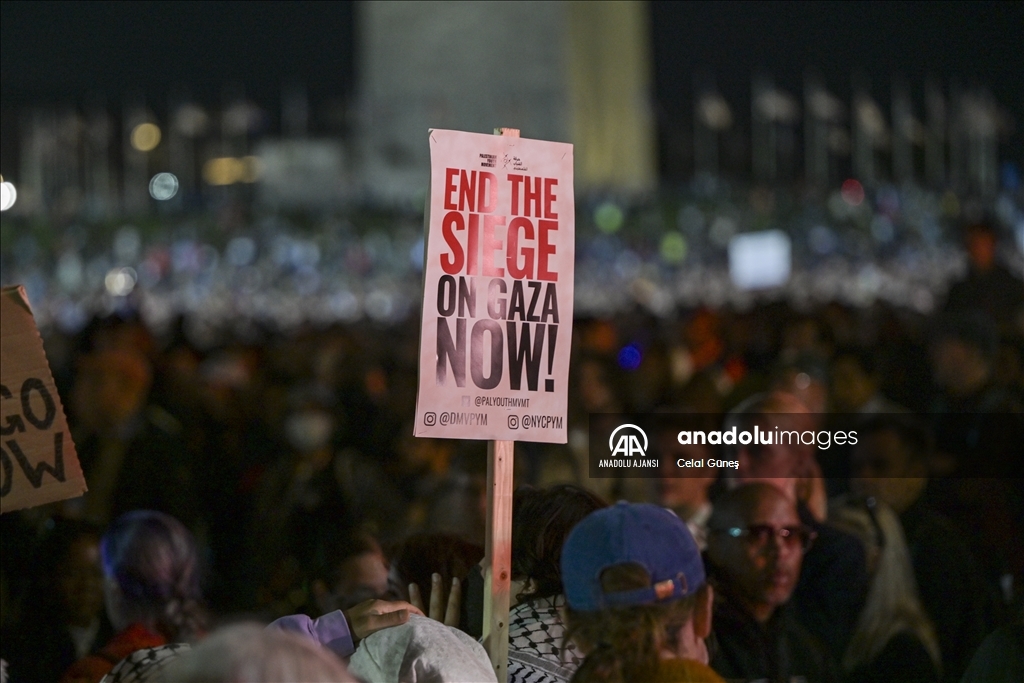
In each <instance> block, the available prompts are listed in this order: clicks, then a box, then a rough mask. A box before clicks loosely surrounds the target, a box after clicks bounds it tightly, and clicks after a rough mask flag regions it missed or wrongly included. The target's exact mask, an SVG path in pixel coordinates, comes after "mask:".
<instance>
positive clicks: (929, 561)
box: [900, 500, 989, 681]
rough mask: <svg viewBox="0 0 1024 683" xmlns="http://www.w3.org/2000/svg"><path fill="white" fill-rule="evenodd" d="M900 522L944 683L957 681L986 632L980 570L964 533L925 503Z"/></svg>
mask: <svg viewBox="0 0 1024 683" xmlns="http://www.w3.org/2000/svg"><path fill="white" fill-rule="evenodd" d="M900 522H901V523H902V524H903V532H904V534H905V535H906V537H907V549H908V550H909V551H910V561H911V564H912V565H913V567H914V578H915V579H916V580H917V590H918V593H919V594H920V596H921V604H922V606H923V607H924V609H925V611H926V612H927V613H928V616H929V617H930V618H931V620H932V624H933V625H934V626H935V635H936V636H937V637H938V641H939V650H940V651H941V652H942V664H943V673H944V676H943V680H946V681H959V680H960V676H961V675H962V674H963V672H964V669H966V668H967V662H968V661H969V660H970V658H971V655H972V654H974V651H975V650H976V649H977V647H978V645H979V644H980V643H981V640H982V638H984V637H985V633H986V632H987V631H988V628H987V625H988V619H987V617H986V611H987V610H986V605H987V604H988V602H989V599H988V595H987V594H986V592H985V588H984V585H983V583H982V579H981V573H980V570H979V568H978V565H977V563H976V562H975V559H974V556H973V555H972V554H971V551H970V550H969V549H968V547H967V543H966V542H965V541H964V535H963V533H962V532H959V531H958V530H957V527H956V526H954V525H953V523H952V522H951V521H949V520H948V519H947V518H946V517H944V516H943V515H941V514H939V513H938V512H936V511H935V510H933V509H932V508H931V507H929V506H928V505H927V503H925V502H924V500H918V501H917V502H915V503H914V504H913V505H911V506H910V507H909V508H907V509H906V510H905V511H904V512H903V513H902V514H901V515H900ZM950 586H956V587H957V590H950V589H949V587H950Z"/></svg>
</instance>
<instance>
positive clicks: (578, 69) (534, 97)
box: [355, 0, 656, 203]
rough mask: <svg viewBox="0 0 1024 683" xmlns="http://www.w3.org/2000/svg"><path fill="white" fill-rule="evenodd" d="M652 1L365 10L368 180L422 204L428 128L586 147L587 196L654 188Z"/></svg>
mask: <svg viewBox="0 0 1024 683" xmlns="http://www.w3.org/2000/svg"><path fill="white" fill-rule="evenodd" d="M649 21H650V20H649V12H648V8H647V5H646V3H644V2H604V3H584V2H566V1H560V2H514V3H513V2H441V1H433V2H381V1H376V0H368V1H365V2H361V3H359V4H358V5H357V25H358V27H359V28H358V31H359V48H358V50H359V51H358V55H357V59H358V61H357V64H358V67H357V68H358V73H359V76H358V78H359V82H358V86H357V87H358V104H357V107H358V124H357V126H358V128H357V136H356V137H357V141H358V142H357V148H356V150H355V152H356V154H357V159H356V161H355V164H356V167H357V169H358V171H357V174H356V175H357V178H358V179H359V180H358V182H359V183H360V185H361V190H362V192H363V193H364V194H365V195H366V196H369V197H371V198H373V199H376V200H378V201H384V202H388V203H402V202H409V201H413V202H418V201H422V198H423V196H424V193H425V191H426V188H427V177H428V172H429V150H428V146H427V130H428V129H429V128H450V129H457V130H466V131H476V132H481V133H490V132H491V131H492V130H493V129H494V128H495V127H498V126H505V127H510V128H519V129H520V130H521V131H522V135H523V136H524V137H529V138H539V139H546V140H558V141H567V142H572V143H574V144H575V145H576V150H575V158H576V182H577V187H578V189H579V190H586V189H608V190H613V191H619V192H625V193H638V192H644V191H647V190H649V189H652V188H653V187H654V184H655V180H656V168H655V166H656V162H655V144H654V125H653V117H652V114H651V82H652V68H651V61H652V57H651V49H650V30H649Z"/></svg>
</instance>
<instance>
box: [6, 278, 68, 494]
mask: <svg viewBox="0 0 1024 683" xmlns="http://www.w3.org/2000/svg"><path fill="white" fill-rule="evenodd" d="M85 491H86V486H85V477H84V476H83V475H82V467H81V465H79V463H78V456H77V455H76V453H75V444H74V443H72V442H71V433H70V431H69V430H68V424H67V420H66V419H65V418H64V408H63V406H61V403H60V396H58V395H57V387H56V386H54V383H53V375H51V374H50V366H49V365H48V364H47V362H46V354H45V353H44V352H43V340H42V338H41V337H40V336H39V331H38V330H37V329H36V323H35V319H34V318H33V317H32V310H31V309H30V308H29V305H28V299H27V298H26V296H25V289H24V288H23V287H4V288H3V291H2V292H0V513H3V512H10V511H12V510H20V509H21V508H27V507H32V506H33V505H42V504H43V503H52V502H54V501H58V500H64V499H65V498H74V497H75V496H80V495H82V494H83V493H85Z"/></svg>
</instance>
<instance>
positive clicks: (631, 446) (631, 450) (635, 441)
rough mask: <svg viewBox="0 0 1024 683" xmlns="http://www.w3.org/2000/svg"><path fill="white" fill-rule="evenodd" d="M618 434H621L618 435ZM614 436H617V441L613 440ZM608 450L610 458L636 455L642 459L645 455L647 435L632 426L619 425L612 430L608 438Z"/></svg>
mask: <svg viewBox="0 0 1024 683" xmlns="http://www.w3.org/2000/svg"><path fill="white" fill-rule="evenodd" d="M620 432H622V433H621V434H620ZM616 435H618V439H616V438H615V437H616ZM641 439H643V445H642V446H641V445H640V440H641ZM608 450H609V451H611V453H612V457H615V456H617V455H624V456H626V457H632V456H634V455H638V456H640V457H641V458H642V457H644V456H645V455H647V434H646V432H644V430H642V429H640V428H639V427H637V426H636V425H634V424H624V425H619V426H618V427H616V428H615V429H614V430H612V433H611V436H609V437H608Z"/></svg>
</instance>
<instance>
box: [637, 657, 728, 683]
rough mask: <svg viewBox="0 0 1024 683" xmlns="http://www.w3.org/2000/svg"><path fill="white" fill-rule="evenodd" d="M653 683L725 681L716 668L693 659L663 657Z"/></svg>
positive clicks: (714, 682)
mask: <svg viewBox="0 0 1024 683" xmlns="http://www.w3.org/2000/svg"><path fill="white" fill-rule="evenodd" d="M650 681H651V683H725V679H724V678H722V677H721V676H719V675H718V674H717V673H716V672H715V670H714V669H712V668H711V667H710V666H708V665H707V664H702V663H700V662H698V661H695V660H692V659H663V660H661V662H659V663H658V670H657V671H656V672H654V674H653V676H652V678H651V679H650Z"/></svg>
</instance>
